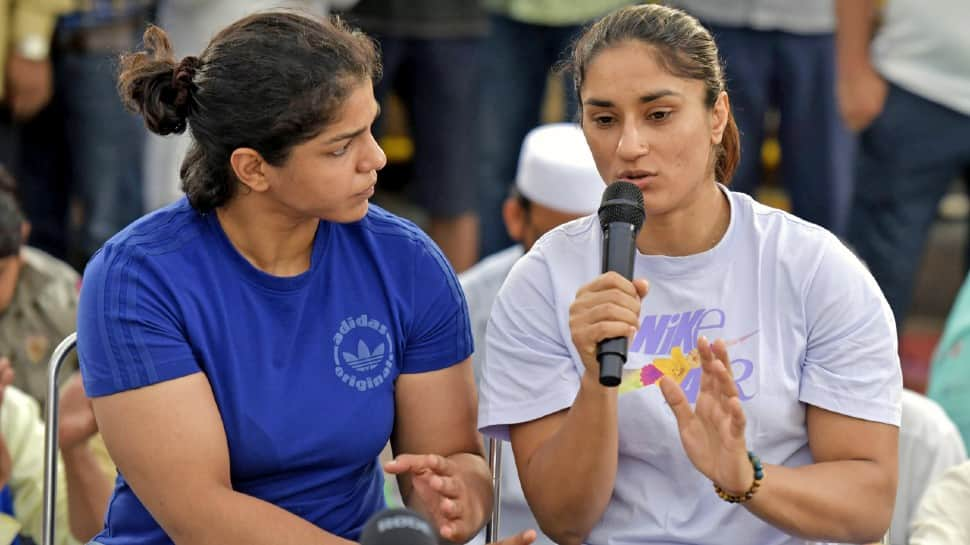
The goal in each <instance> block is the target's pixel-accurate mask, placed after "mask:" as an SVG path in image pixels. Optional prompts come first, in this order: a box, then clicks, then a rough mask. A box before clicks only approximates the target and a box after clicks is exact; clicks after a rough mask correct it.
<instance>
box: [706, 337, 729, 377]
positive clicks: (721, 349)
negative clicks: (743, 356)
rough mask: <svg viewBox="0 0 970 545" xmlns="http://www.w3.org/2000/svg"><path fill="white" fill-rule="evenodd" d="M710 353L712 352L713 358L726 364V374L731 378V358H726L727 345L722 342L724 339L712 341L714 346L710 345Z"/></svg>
mask: <svg viewBox="0 0 970 545" xmlns="http://www.w3.org/2000/svg"><path fill="white" fill-rule="evenodd" d="M711 351H712V352H714V357H715V358H717V359H719V360H721V361H723V362H726V363H728V366H727V370H728V374H730V375H731V376H734V373H733V372H732V371H731V366H730V362H731V358H730V357H729V356H728V352H727V343H725V342H724V339H718V340H716V341H714V344H713V345H711Z"/></svg>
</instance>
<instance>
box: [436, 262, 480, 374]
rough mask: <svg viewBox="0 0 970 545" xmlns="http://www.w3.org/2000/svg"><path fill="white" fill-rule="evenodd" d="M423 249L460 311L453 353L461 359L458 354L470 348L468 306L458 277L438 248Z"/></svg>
mask: <svg viewBox="0 0 970 545" xmlns="http://www.w3.org/2000/svg"><path fill="white" fill-rule="evenodd" d="M425 247H426V249H427V251H428V252H430V253H431V255H432V257H434V259H435V262H436V263H438V267H439V269H440V270H441V272H442V274H444V276H445V278H446V279H447V281H448V288H449V289H450V290H451V297H452V299H453V300H454V301H455V303H457V304H458V307H459V309H460V310H461V311H460V312H459V313H458V316H456V319H457V320H458V323H457V324H456V325H457V327H458V339H456V341H457V342H459V343H461V344H458V345H456V346H455V353H456V354H459V356H458V357H461V356H460V354H462V353H463V352H466V351H468V350H469V349H470V347H471V346H472V333H471V328H469V327H468V306H467V303H465V298H464V296H463V295H462V291H461V286H460V285H459V284H458V277H457V276H456V275H455V273H454V271H453V270H452V268H451V265H449V264H448V262H447V260H446V259H445V256H444V254H442V253H441V250H440V249H438V246H437V245H435V244H427V245H426V246H425Z"/></svg>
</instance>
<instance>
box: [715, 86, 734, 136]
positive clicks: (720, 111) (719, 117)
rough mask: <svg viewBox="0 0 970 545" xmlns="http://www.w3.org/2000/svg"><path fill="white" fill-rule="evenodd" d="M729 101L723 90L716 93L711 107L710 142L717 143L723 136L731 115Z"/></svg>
mask: <svg viewBox="0 0 970 545" xmlns="http://www.w3.org/2000/svg"><path fill="white" fill-rule="evenodd" d="M730 113H731V101H730V99H729V98H728V94H727V93H726V92H725V91H721V94H719V95H717V100H715V101H714V107H713V108H711V144H712V145H715V146H716V145H718V144H720V143H721V140H722V139H723V138H724V130H725V129H726V128H727V124H728V119H729V118H730V117H731V116H730Z"/></svg>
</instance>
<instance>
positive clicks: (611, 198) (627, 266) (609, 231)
mask: <svg viewBox="0 0 970 545" xmlns="http://www.w3.org/2000/svg"><path fill="white" fill-rule="evenodd" d="M645 215H646V213H645V212H644V211H643V193H641V192H640V188H639V187H637V186H636V185H634V184H631V183H630V182H619V181H617V182H613V183H611V184H610V185H608V186H606V190H605V191H603V200H602V202H601V203H600V207H599V218H600V226H601V227H602V228H603V272H604V273H605V272H609V271H616V272H618V273H620V274H621V275H623V277H624V278H626V279H627V280H632V279H633V257H634V254H635V251H636V242H637V233H639V232H640V228H641V227H643V219H644V216H645ZM626 356H627V338H626V337H613V338H611V339H604V340H602V341H600V342H599V343H597V344H596V361H598V362H599V364H600V384H602V385H603V386H618V385H619V384H620V378H621V375H622V372H623V364H625V363H626Z"/></svg>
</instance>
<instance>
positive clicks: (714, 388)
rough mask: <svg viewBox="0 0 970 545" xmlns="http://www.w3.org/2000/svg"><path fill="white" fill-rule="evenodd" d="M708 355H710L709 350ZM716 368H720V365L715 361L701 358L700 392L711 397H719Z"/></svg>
mask: <svg viewBox="0 0 970 545" xmlns="http://www.w3.org/2000/svg"><path fill="white" fill-rule="evenodd" d="M708 353H710V349H709V348H708ZM718 367H720V364H719V363H718V362H717V360H715V359H713V358H704V357H702V358H701V392H703V393H706V394H708V395H713V396H719V395H720V394H721V392H720V386H719V384H718V379H717V371H718ZM715 399H717V398H715Z"/></svg>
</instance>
